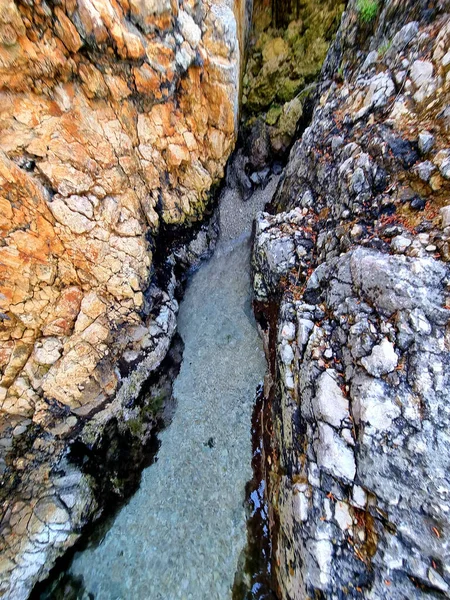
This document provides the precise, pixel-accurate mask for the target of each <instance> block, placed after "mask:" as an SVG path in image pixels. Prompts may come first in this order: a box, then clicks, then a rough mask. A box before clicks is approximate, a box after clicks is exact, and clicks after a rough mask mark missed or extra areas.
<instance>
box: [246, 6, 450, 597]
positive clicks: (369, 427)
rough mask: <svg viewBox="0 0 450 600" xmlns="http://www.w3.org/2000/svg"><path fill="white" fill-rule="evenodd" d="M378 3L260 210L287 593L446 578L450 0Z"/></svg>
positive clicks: (424, 585) (329, 68) (261, 283)
mask: <svg viewBox="0 0 450 600" xmlns="http://www.w3.org/2000/svg"><path fill="white" fill-rule="evenodd" d="M378 9H379V10H378V14H377V15H376V17H375V18H374V19H373V21H372V22H371V23H369V24H368V23H364V22H363V21H362V19H361V17H360V16H359V13H358V7H357V4H356V3H353V2H350V3H349V5H348V7H347V10H346V13H345V14H344V17H343V21H342V24H341V28H340V30H339V32H338V35H337V39H336V42H335V43H334V44H333V45H332V47H331V49H330V52H329V54H328V57H327V60H326V61H325V65H324V68H323V71H322V81H321V82H320V83H319V87H318V94H317V97H316V107H315V110H314V113H313V118H312V122H311V124H310V126H309V127H308V128H307V129H306V130H305V132H304V133H303V135H302V137H301V139H299V140H298V141H297V142H296V144H295V145H294V146H293V148H292V150H291V153H290V157H289V161H288V165H287V167H286V169H285V171H284V173H283V175H282V178H281V181H280V184H279V187H278V190H277V193H276V195H275V199H274V202H273V204H272V206H271V209H270V210H271V213H262V214H260V215H259V216H258V218H257V228H256V239H255V243H254V250H253V267H254V290H255V298H256V300H257V308H258V312H259V314H260V316H261V315H264V314H265V315H266V317H265V318H263V319H262V321H261V323H262V325H263V328H264V329H265V334H266V336H267V342H266V347H268V348H269V347H272V348H273V350H272V351H273V356H274V364H273V368H272V377H273V379H274V380H275V383H274V386H273V391H272V395H273V398H272V400H271V407H272V412H273V418H274V435H273V438H272V440H271V443H269V444H268V446H269V447H268V448H267V449H266V451H267V453H268V454H269V460H268V461H267V462H266V480H267V482H268V497H269V506H270V508H271V510H270V515H269V519H268V523H269V524H270V525H271V528H272V535H273V546H274V552H275V555H274V559H273V569H274V571H275V580H276V583H275V587H276V592H277V594H278V596H279V597H280V598H285V599H289V600H293V599H298V600H300V599H303V598H305V597H315V596H320V597H325V598H340V597H344V596H345V597H353V598H362V597H364V598H390V599H391V598H399V599H400V598H405V597H408V598H422V597H423V598H427V597H444V596H447V595H448V594H449V582H450V573H449V570H448V569H449V564H450V563H449V556H448V544H447V538H448V535H449V532H448V513H449V510H450V505H449V497H448V493H447V489H448V486H449V481H448V473H447V469H446V467H445V465H446V464H447V463H448V460H449V448H450V445H449V440H448V431H447V430H448V388H449V381H448V372H449V360H450V358H449V356H450V355H449V351H448V322H449V314H450V313H449V312H448V276H449V271H448V264H447V263H448V257H449V255H448V239H447V238H448V231H447V230H448V223H447V220H446V219H447V213H446V204H447V202H448V193H449V191H450V189H449V187H448V182H447V180H446V170H445V169H446V162H445V161H446V157H447V150H448V147H449V144H450V138H449V123H448V119H447V113H446V106H447V104H448V100H449V87H448V86H449V79H448V73H447V70H448V69H447V66H446V59H445V58H444V57H445V55H446V54H445V53H446V51H447V50H446V49H447V47H448V42H449V39H450V38H449V31H450V29H449V16H448V10H449V6H448V3H442V5H440V6H439V7H434V8H429V7H428V6H426V3H417V2H414V3H412V2H405V3H401V5H400V4H398V3H395V2H390V1H387V2H384V3H380V4H379V7H378ZM355 48H356V49H355ZM274 306H275V307H276V312H277V319H276V322H275V323H274V321H273V320H272V321H270V319H269V316H268V315H270V314H272V312H273V310H274Z"/></svg>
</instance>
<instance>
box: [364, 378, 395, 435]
mask: <svg viewBox="0 0 450 600" xmlns="http://www.w3.org/2000/svg"><path fill="white" fill-rule="evenodd" d="M352 397H353V402H352V406H353V414H354V417H355V420H356V422H357V423H360V422H361V423H366V424H367V425H369V426H370V427H369V429H368V433H371V429H372V430H375V431H385V430H386V429H389V427H390V426H391V424H392V421H393V420H394V419H396V418H397V417H399V416H400V414H401V410H400V407H399V406H397V404H394V402H393V401H392V400H391V399H390V398H389V397H388V396H387V394H386V386H385V384H384V382H383V381H380V380H376V379H373V378H372V377H367V376H364V377H362V378H360V379H359V380H358V381H357V384H356V385H355V387H354V388H353V387H352Z"/></svg>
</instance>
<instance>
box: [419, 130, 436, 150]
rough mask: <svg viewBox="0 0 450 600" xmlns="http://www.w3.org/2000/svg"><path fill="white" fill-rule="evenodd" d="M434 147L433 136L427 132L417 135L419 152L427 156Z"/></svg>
mask: <svg viewBox="0 0 450 600" xmlns="http://www.w3.org/2000/svg"><path fill="white" fill-rule="evenodd" d="M433 146H434V136H433V135H432V134H431V133H430V132H429V131H422V132H421V133H419V150H420V152H421V153H422V154H428V152H430V150H431V149H432V147H433Z"/></svg>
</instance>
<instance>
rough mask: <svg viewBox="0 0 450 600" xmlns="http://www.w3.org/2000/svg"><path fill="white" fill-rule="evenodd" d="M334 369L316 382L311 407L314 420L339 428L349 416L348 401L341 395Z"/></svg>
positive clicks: (322, 375) (327, 371)
mask: <svg viewBox="0 0 450 600" xmlns="http://www.w3.org/2000/svg"><path fill="white" fill-rule="evenodd" d="M336 378H337V374H336V371H335V370H334V369H327V370H326V371H324V372H323V373H321V375H320V377H319V379H318V382H317V392H316V395H315V396H314V398H313V401H312V406H313V411H314V415H315V417H316V419H318V420H319V421H326V422H327V423H329V424H330V425H332V426H333V427H340V426H341V423H342V421H343V420H344V419H346V418H347V417H348V415H349V412H348V410H349V409H348V400H347V398H346V397H345V396H344V394H343V393H342V390H341V388H340V387H339V385H338V383H337V381H336Z"/></svg>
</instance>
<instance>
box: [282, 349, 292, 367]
mask: <svg viewBox="0 0 450 600" xmlns="http://www.w3.org/2000/svg"><path fill="white" fill-rule="evenodd" d="M280 357H281V360H282V361H283V363H284V364H285V365H290V364H291V362H292V361H293V360H294V352H293V350H292V348H291V346H290V345H289V344H281V348H280Z"/></svg>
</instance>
